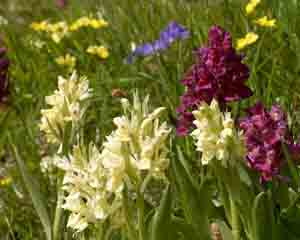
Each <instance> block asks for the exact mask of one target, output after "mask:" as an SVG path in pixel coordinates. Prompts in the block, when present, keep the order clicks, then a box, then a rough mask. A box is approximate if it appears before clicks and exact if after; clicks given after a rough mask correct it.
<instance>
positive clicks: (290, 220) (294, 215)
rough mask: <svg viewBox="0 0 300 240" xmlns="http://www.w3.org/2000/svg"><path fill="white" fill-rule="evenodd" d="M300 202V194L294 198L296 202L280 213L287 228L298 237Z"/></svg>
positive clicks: (299, 235)
mask: <svg viewBox="0 0 300 240" xmlns="http://www.w3.org/2000/svg"><path fill="white" fill-rule="evenodd" d="M299 202H300V194H299V195H298V197H297V198H296V199H295V200H294V202H293V203H292V204H291V205H290V206H289V207H288V208H287V209H284V210H283V211H282V212H281V214H280V219H281V222H282V224H283V225H284V226H285V228H286V230H288V231H289V232H291V233H292V234H293V235H295V236H297V237H298V238H300V228H299V223H300V208H299V206H298V204H299Z"/></svg>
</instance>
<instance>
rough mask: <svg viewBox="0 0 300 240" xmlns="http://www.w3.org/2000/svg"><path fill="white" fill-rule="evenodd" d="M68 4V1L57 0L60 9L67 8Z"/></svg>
mask: <svg viewBox="0 0 300 240" xmlns="http://www.w3.org/2000/svg"><path fill="white" fill-rule="evenodd" d="M67 4H68V0H56V5H57V6H58V7H60V8H64V7H66V6H67Z"/></svg>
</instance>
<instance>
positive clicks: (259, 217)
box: [252, 192, 278, 240]
mask: <svg viewBox="0 0 300 240" xmlns="http://www.w3.org/2000/svg"><path fill="white" fill-rule="evenodd" d="M270 197H271V196H270V193H267V192H261V193H259V194H258V195H257V196H256V198H255V200H254V204H253V208H252V225H253V233H252V235H253V236H254V239H255V240H266V239H274V240H275V239H278V234H277V232H276V231H277V227H276V226H275V216H274V214H273V206H272V205H273V204H272V203H271V201H270Z"/></svg>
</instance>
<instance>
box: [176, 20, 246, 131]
mask: <svg viewBox="0 0 300 240" xmlns="http://www.w3.org/2000/svg"><path fill="white" fill-rule="evenodd" d="M195 53H196V58H197V62H196V63H195V64H194V65H193V66H192V67H191V68H190V69H189V70H188V72H187V73H186V75H185V77H184V79H183V80H182V81H181V82H182V84H183V85H185V86H186V92H185V93H184V95H183V96H182V97H181V105H180V107H179V108H178V109H177V112H178V114H179V120H178V124H177V134H178V135H180V136H182V135H183V136H184V135H186V134H188V132H189V130H190V128H191V127H192V126H193V117H192V116H191V114H189V113H190V112H191V111H193V110H195V109H196V108H197V107H198V105H199V104H200V103H201V102H206V103H208V104H210V102H211V101H212V99H213V98H215V99H216V100H217V101H218V102H219V104H220V105H221V106H223V107H224V106H225V104H226V103H227V102H232V101H239V100H241V99H243V98H247V97H250V96H251V95H252V91H251V90H250V89H249V88H248V87H247V86H246V85H245V82H246V80H247V79H248V77H249V69H248V67H247V65H245V64H244V63H243V62H242V60H243V56H242V55H240V54H238V53H237V52H236V50H235V49H234V48H233V46H232V40H231V36H230V34H229V33H228V32H226V31H224V30H223V29H222V28H221V27H219V26H213V27H212V28H211V29H210V31H209V34H208V46H205V47H202V48H199V49H198V50H197V51H196V52H195Z"/></svg>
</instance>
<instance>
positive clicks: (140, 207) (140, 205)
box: [137, 191, 145, 240]
mask: <svg viewBox="0 0 300 240" xmlns="http://www.w3.org/2000/svg"><path fill="white" fill-rule="evenodd" d="M137 207H138V228H139V231H138V232H139V240H144V210H145V204H144V198H143V195H142V193H141V192H140V191H139V192H138V196H137Z"/></svg>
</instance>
